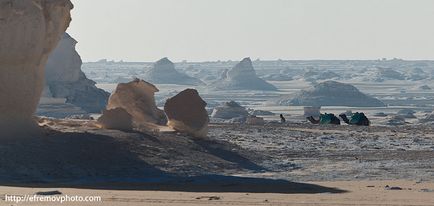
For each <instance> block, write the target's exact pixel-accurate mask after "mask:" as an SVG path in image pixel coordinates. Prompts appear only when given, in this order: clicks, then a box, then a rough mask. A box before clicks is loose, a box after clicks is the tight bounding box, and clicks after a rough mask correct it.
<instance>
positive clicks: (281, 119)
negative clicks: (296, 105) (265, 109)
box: [280, 114, 286, 123]
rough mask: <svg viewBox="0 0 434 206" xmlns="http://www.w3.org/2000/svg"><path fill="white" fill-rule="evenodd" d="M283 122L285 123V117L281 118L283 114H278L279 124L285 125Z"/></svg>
mask: <svg viewBox="0 0 434 206" xmlns="http://www.w3.org/2000/svg"><path fill="white" fill-rule="evenodd" d="M285 122H286V119H285V117H284V116H283V114H280V123H285Z"/></svg>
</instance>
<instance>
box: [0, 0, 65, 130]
mask: <svg viewBox="0 0 434 206" xmlns="http://www.w3.org/2000/svg"><path fill="white" fill-rule="evenodd" d="M0 5H1V6H0V31H1V32H0V45H1V47H0V99H1V102H0V113H1V114H2V115H1V117H0V131H1V132H0V136H2V137H3V136H5V137H12V136H13V137H17V136H18V135H24V136H25V135H31V133H33V132H37V131H38V127H37V124H36V122H35V121H34V119H33V114H34V113H35V111H36V108H37V106H38V103H39V99H40V97H41V94H42V91H43V89H44V67H45V65H46V63H47V60H48V56H49V55H50V53H51V51H52V50H53V49H54V48H55V47H56V45H57V43H58V42H59V40H60V39H61V37H62V34H63V33H64V32H65V31H66V29H67V27H68V26H69V22H70V21H71V15H70V10H71V9H72V8H73V5H72V3H71V2H70V1H69V0H56V1H52V0H38V1H28V0H15V1H10V0H0Z"/></svg>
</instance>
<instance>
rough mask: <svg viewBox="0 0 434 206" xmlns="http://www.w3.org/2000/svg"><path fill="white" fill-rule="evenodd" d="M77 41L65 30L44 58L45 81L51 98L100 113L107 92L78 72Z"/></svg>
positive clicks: (79, 64)
mask: <svg viewBox="0 0 434 206" xmlns="http://www.w3.org/2000/svg"><path fill="white" fill-rule="evenodd" d="M76 44H77V41H76V40H75V39H74V38H72V37H71V36H70V35H69V34H67V33H65V34H64V35H63V38H62V40H61V41H60V42H59V44H58V45H57V47H56V49H55V50H54V51H53V53H52V54H51V55H50V57H49V58H48V62H47V66H46V68H45V70H46V73H45V77H46V83H47V89H48V90H49V94H50V95H51V96H49V97H53V98H65V99H66V103H69V104H73V105H75V106H78V107H80V108H82V109H83V110H85V111H87V112H91V113H100V112H101V111H102V110H103V109H104V108H105V106H106V104H107V100H108V98H109V96H110V94H109V93H108V92H106V91H104V90H102V89H99V88H97V87H96V86H95V84H96V83H95V82H94V81H92V80H89V79H88V78H86V75H85V74H84V73H83V72H82V71H81V65H82V61H81V57H80V55H79V54H78V53H77V51H76V50H75V45H76Z"/></svg>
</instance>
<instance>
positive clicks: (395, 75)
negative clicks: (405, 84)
mask: <svg viewBox="0 0 434 206" xmlns="http://www.w3.org/2000/svg"><path fill="white" fill-rule="evenodd" d="M404 79H405V76H404V75H403V74H402V73H400V72H398V71H395V70H393V69H391V68H381V67H379V68H376V71H375V73H374V74H373V75H372V76H370V77H368V78H367V80H369V81H375V82H383V81H385V80H404Z"/></svg>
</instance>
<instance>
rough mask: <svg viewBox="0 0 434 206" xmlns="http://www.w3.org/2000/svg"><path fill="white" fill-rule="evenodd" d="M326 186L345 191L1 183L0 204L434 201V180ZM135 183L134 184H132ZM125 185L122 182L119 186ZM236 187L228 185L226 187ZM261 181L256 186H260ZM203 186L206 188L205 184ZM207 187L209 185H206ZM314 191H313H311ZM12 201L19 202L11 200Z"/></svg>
mask: <svg viewBox="0 0 434 206" xmlns="http://www.w3.org/2000/svg"><path fill="white" fill-rule="evenodd" d="M309 184H314V185H318V186H323V187H330V188H339V189H341V190H343V191H342V192H337V193H331V192H327V190H324V191H325V192H326V193H315V192H312V193H311V191H309V190H307V191H306V190H305V189H304V188H298V189H297V188H294V190H293V191H288V192H285V193H255V192H254V191H248V192H242V191H243V189H244V190H245V189H247V190H252V189H254V188H255V186H254V187H253V188H252V186H249V188H243V187H239V188H238V189H239V190H240V192H219V191H218V190H219V189H222V191H224V190H225V188H218V187H211V188H208V189H211V190H214V191H212V192H187V191H189V190H190V189H192V190H193V191H194V188H189V186H188V185H186V186H185V187H181V188H172V190H173V191H171V188H170V187H164V186H161V189H162V190H165V191H160V190H158V188H157V189H156V188H155V187H151V188H152V189H146V187H147V185H136V188H135V189H127V190H124V189H116V187H113V188H115V189H110V187H107V185H106V186H105V187H106V188H104V186H101V187H103V188H104V189H89V188H58V187H47V186H42V187H40V188H38V187H26V188H22V187H5V186H3V187H0V194H2V200H1V201H0V204H2V205H3V204H5V201H4V197H3V195H4V194H15V195H26V194H29V195H32V194H35V193H36V192H41V191H53V190H57V191H60V192H62V193H63V194H62V195H71V196H72V195H80V196H100V197H101V199H102V201H101V202H93V203H84V202H82V203H73V202H66V203H63V204H62V205H125V206H136V205H137V206H139V205H140V206H141V205H147V206H148V205H149V206H165V205H169V206H175V205H179V206H189V205H243V206H244V205H246V206H247V205H279V206H293V205H294V206H295V205H316V206H317V205H321V206H335V205H412V206H416V205H434V183H432V182H430V183H428V182H417V181H405V180H403V181H396V180H392V181H336V182H312V183H309ZM386 185H389V186H390V187H391V188H393V187H399V188H401V190H398V189H392V190H391V189H387V188H385V186H386ZM130 186H131V185H130ZM117 187H118V188H122V186H121V185H118V186H117ZM228 187H229V188H230V187H236V186H227V187H226V188H228ZM259 187H261V185H258V186H256V188H259ZM202 189H203V188H202ZM204 190H205V191H206V189H204ZM310 193H311V194H310ZM9 205H15V204H13V203H10V204H9ZM20 205H58V204H54V203H45V204H41V203H25V204H20Z"/></svg>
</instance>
